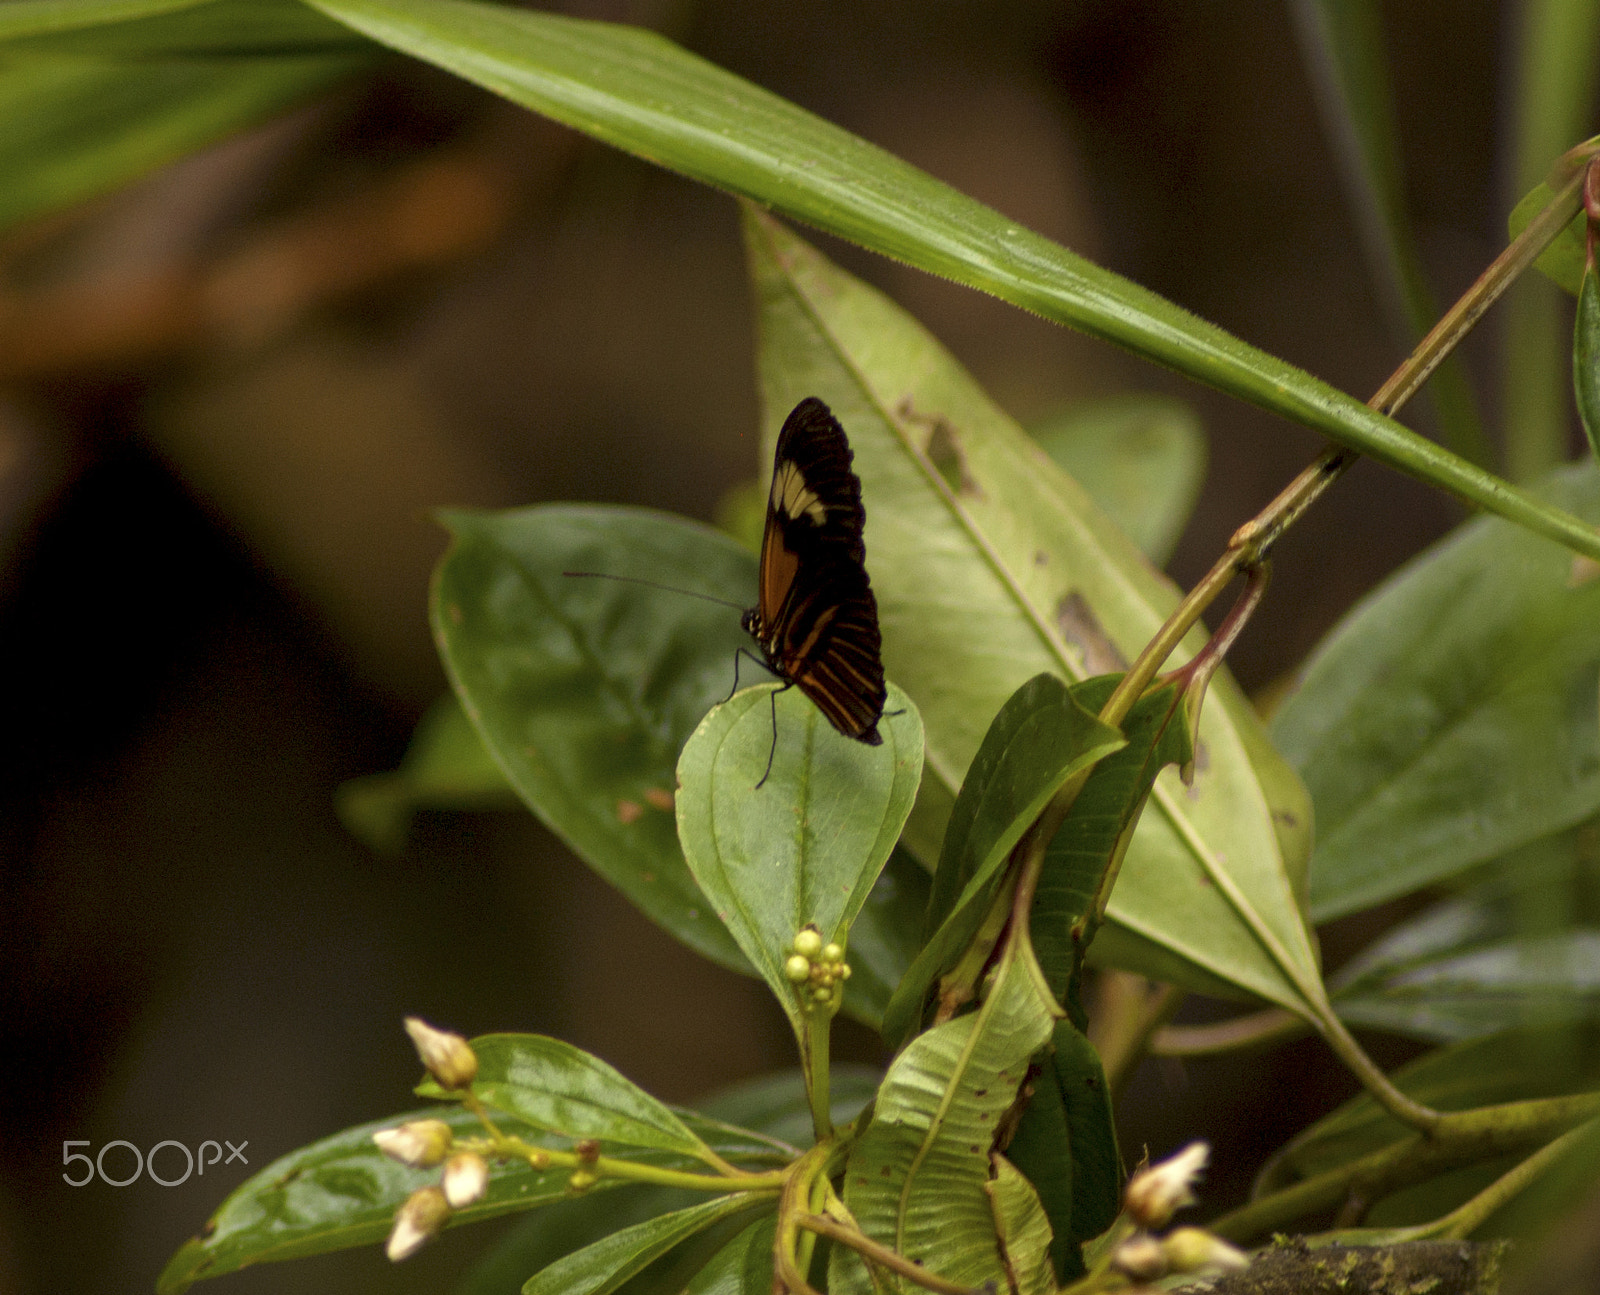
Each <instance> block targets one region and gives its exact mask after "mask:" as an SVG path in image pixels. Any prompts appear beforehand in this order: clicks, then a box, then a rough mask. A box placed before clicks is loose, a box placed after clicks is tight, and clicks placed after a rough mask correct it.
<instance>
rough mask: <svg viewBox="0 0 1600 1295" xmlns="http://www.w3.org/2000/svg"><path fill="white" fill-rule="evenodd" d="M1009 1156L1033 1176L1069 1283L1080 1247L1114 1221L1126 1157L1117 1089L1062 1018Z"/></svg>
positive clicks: (1077, 1272) (1079, 1268)
mask: <svg viewBox="0 0 1600 1295" xmlns="http://www.w3.org/2000/svg"><path fill="white" fill-rule="evenodd" d="M1034 1064H1035V1065H1036V1066H1038V1067H1039V1074H1038V1075H1037V1076H1036V1077H1035V1078H1034V1079H1033V1081H1032V1083H1033V1096H1032V1098H1030V1099H1029V1101H1028V1105H1027V1107H1026V1109H1025V1110H1024V1111H1023V1113H1022V1119H1021V1121H1020V1122H1019V1123H1018V1125H1017V1131H1016V1133H1015V1134H1014V1135H1013V1136H1012V1139H1011V1145H1010V1147H1009V1148H1007V1150H1006V1155H1007V1156H1008V1157H1010V1159H1011V1162H1012V1163H1013V1164H1015V1165H1016V1167H1017V1168H1018V1169H1020V1170H1021V1171H1022V1172H1023V1173H1024V1174H1025V1175H1026V1176H1027V1178H1028V1181H1029V1182H1031V1183H1032V1184H1033V1185H1034V1187H1035V1188H1036V1189H1037V1191H1038V1194H1039V1201H1040V1204H1041V1205H1042V1207H1043V1209H1044V1212H1045V1215H1046V1216H1047V1217H1048V1219H1049V1221H1050V1227H1051V1231H1052V1234H1053V1239H1052V1241H1051V1244H1050V1258H1051V1262H1052V1264H1053V1266H1054V1271H1055V1275H1056V1277H1057V1279H1058V1280H1059V1281H1060V1282H1061V1283H1062V1284H1063V1285H1064V1284H1066V1283H1067V1282H1069V1281H1073V1280H1075V1279H1077V1278H1079V1277H1082V1276H1083V1275H1084V1273H1085V1271H1086V1269H1085V1267H1084V1261H1083V1255H1082V1249H1081V1247H1082V1245H1083V1243H1084V1242H1085V1241H1087V1240H1089V1238H1090V1237H1097V1236H1099V1235H1100V1234H1101V1233H1102V1232H1104V1231H1105V1230H1106V1229H1107V1228H1109V1227H1110V1226H1111V1224H1112V1223H1113V1222H1114V1221H1115V1220H1116V1217H1117V1211H1118V1210H1119V1209H1120V1207H1121V1203H1122V1155H1121V1153H1120V1152H1119V1151H1118V1150H1117V1126H1116V1121H1115V1118H1114V1116H1113V1113H1112V1110H1111V1089H1110V1087H1109V1086H1108V1085H1107V1084H1106V1076H1105V1071H1104V1070H1103V1069H1102V1068H1101V1066H1100V1056H1099V1054H1098V1053H1097V1052H1095V1050H1094V1045H1093V1044H1092V1043H1090V1042H1089V1040H1088V1039H1087V1038H1085V1037H1084V1035H1083V1034H1082V1033H1080V1032H1079V1030H1078V1028H1077V1027H1076V1026H1075V1025H1073V1023H1072V1022H1071V1021H1057V1022H1056V1027H1055V1033H1054V1035H1053V1037H1052V1039H1051V1044H1050V1047H1049V1049H1048V1050H1047V1051H1045V1052H1044V1053H1043V1054H1042V1055H1040V1056H1039V1057H1038V1058H1036V1059H1035V1062H1034Z"/></svg>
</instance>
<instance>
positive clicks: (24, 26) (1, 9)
mask: <svg viewBox="0 0 1600 1295" xmlns="http://www.w3.org/2000/svg"><path fill="white" fill-rule="evenodd" d="M210 2H211V0H8V2H7V3H6V4H4V5H0V40H11V39H12V38H14V37H17V36H37V35H41V34H44V33H47V32H58V31H71V30H73V29H74V28H77V27H99V26H102V25H104V24H106V23H120V22H127V21H128V20H129V19H131V18H148V17H150V16H151V15H152V14H163V13H171V12H172V11H173V10H176V9H192V8H194V7H195V6H196V5H202V4H208V3H210Z"/></svg>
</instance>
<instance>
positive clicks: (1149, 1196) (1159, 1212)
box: [1123, 1142, 1211, 1228]
mask: <svg viewBox="0 0 1600 1295" xmlns="http://www.w3.org/2000/svg"><path fill="white" fill-rule="evenodd" d="M1210 1156H1211V1148H1210V1147H1208V1146H1207V1145H1206V1144H1205V1143H1204V1142H1191V1143H1190V1144H1189V1145H1188V1146H1186V1147H1185V1148H1184V1149H1183V1150H1182V1151H1180V1152H1178V1154H1177V1155H1175V1156H1171V1157H1169V1158H1168V1159H1166V1160H1163V1161H1162V1162H1161V1163H1160V1164H1158V1165H1151V1166H1150V1167H1149V1168H1148V1169H1141V1170H1140V1171H1139V1172H1138V1173H1136V1174H1134V1176H1133V1177H1132V1178H1131V1179H1129V1180H1128V1189H1127V1192H1126V1194H1125V1195H1124V1198H1123V1199H1124V1207H1125V1208H1126V1209H1127V1211H1128V1214H1129V1216H1130V1217H1131V1218H1132V1219H1133V1221H1134V1222H1135V1223H1137V1224H1138V1225H1139V1226H1140V1227H1143V1228H1162V1227H1165V1226H1166V1225H1167V1220H1168V1219H1170V1218H1171V1217H1172V1215H1173V1213H1174V1212H1175V1211H1177V1210H1179V1209H1181V1208H1182V1207H1183V1206H1185V1205H1193V1204H1194V1190H1193V1188H1194V1182H1195V1179H1196V1178H1198V1177H1199V1175H1200V1171H1201V1170H1202V1169H1204V1168H1205V1167H1206V1161H1207V1160H1208V1159H1209V1158H1210Z"/></svg>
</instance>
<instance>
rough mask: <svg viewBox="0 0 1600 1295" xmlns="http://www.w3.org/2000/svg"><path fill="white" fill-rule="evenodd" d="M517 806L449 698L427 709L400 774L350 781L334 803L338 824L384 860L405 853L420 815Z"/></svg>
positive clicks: (469, 723) (491, 759) (475, 733)
mask: <svg viewBox="0 0 1600 1295" xmlns="http://www.w3.org/2000/svg"><path fill="white" fill-rule="evenodd" d="M518 803H519V802H518V800H517V795H516V793H515V792H514V791H512V789H511V784H510V783H509V782H507V781H506V776H505V774H504V773H503V772H502V771H501V769H500V766H499V765H497V764H496V763H495V762H494V757H493V756H491V755H490V754H489V753H488V751H486V750H485V749H484V746H483V739H482V738H480V737H479V736H478V731H477V729H475V728H473V727H472V721H471V720H469V719H468V718H467V716H466V713H465V712H464V711H463V710H462V709H461V703H460V702H458V701H457V700H456V699H455V696H454V695H453V694H450V693H446V694H445V695H444V696H443V697H441V698H439V700H438V701H437V702H435V703H434V704H433V705H432V706H431V707H429V709H428V712H427V714H425V715H424V716H423V717H422V720H421V721H420V722H419V723H418V724H417V731H416V732H415V733H414V734H413V735H412V738H411V745H410V746H408V747H407V748H406V754H405V759H403V760H402V761H401V762H400V767H399V768H398V769H396V770H395V771H394V772H393V773H374V774H368V775H367V776H366V777H364V778H352V779H351V780H350V781H349V782H347V783H345V784H343V785H342V786H341V787H340V788H339V791H338V794H337V796H336V797H335V805H336V806H337V808H338V810H339V818H340V821H341V822H343V823H344V825H345V827H346V828H348V829H349V831H350V834H351V835H352V836H355V837H358V838H359V839H360V840H362V841H364V842H365V843H366V844H367V845H368V846H370V847H371V848H372V849H373V850H376V851H377V852H378V853H379V854H386V855H397V854H399V853H400V852H401V851H402V850H403V849H404V848H405V843H406V835H407V833H408V832H409V831H410V828H411V819H412V817H413V816H414V815H415V814H416V813H417V811H418V810H424V809H503V808H505V807H507V806H511V805H515V804H518Z"/></svg>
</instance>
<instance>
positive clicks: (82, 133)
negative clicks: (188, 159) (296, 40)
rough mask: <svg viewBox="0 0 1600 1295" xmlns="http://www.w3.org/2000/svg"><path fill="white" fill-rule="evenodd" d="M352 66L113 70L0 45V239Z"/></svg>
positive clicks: (344, 60)
mask: <svg viewBox="0 0 1600 1295" xmlns="http://www.w3.org/2000/svg"><path fill="white" fill-rule="evenodd" d="M217 7H218V8H221V7H223V6H221V5H218V6H217ZM297 7H298V6H297ZM0 8H10V5H6V6H3V7H0ZM175 16H177V17H182V16H184V15H181V14H180V15H175ZM129 25H130V26H132V25H136V24H129ZM363 66H365V60H364V59H362V58H360V57H356V56H352V55H349V54H339V53H320V54H315V55H312V54H307V55H303V56H293V57H290V56H278V57H272V58H255V59H252V58H235V57H222V56H218V57H216V58H211V59H207V58H178V57H173V58H151V59H140V60H137V61H130V62H127V63H117V62H111V61H106V60H102V59H91V58H67V57H55V56H47V55H43V54H31V55H26V56H24V55H21V54H18V53H16V52H15V51H14V50H13V48H12V47H11V46H9V45H0V121H4V122H5V124H6V125H5V129H4V130H3V131H0V229H5V228H7V227H9V226H12V225H15V224H17V223H18V222H20V221H23V220H27V219H29V218H31V217H35V216H40V215H43V214H45V213H47V212H50V211H54V210H57V209H58V208H61V207H65V206H68V205H70V204H72V203H75V202H81V201H82V200H84V199H85V198H90V197H93V196H95V195H97V194H100V193H104V192H105V191H107V190H109V189H113V188H115V187H116V186H118V185H120V184H125V183H127V182H128V181H129V180H132V179H134V178H136V177H138V176H140V175H143V174H144V173H145V172H147V171H151V170H154V169H155V168H156V167H159V166H162V165H165V164H166V163H168V162H171V161H173V160H175V159H176V158H179V157H182V156H184V155H185V154H187V153H191V152H193V151H195V150H196V149H198V148H201V147H203V146H205V145H207V144H210V143H212V142H214V141H215V140H218V139H222V138H224V137H225V136H228V135H231V134H233V133H234V132H236V131H239V130H242V129H244V128H245V127H247V126H252V125H254V124H256V123H257V122H260V121H264V120H266V119H267V118H269V117H271V116H273V115H275V114H276V113H279V112H281V111H283V110H285V109H287V108H289V107H291V106H292V105H294V104H296V103H298V102H300V101H301V100H303V99H306V98H308V97H310V96H312V95H314V94H316V93H318V92H320V91H322V90H325V89H327V88H329V87H330V86H332V85H334V84H336V83H337V82H339V81H341V80H343V79H344V78H345V77H347V76H349V75H350V74H351V73H352V72H354V71H358V70H359V69H360V68H362V67H363Z"/></svg>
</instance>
